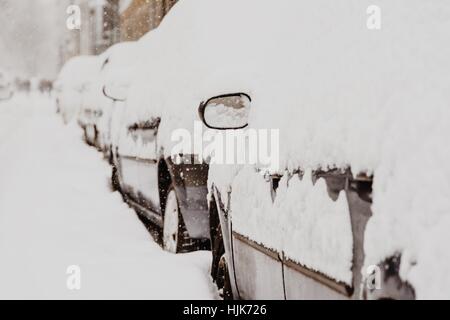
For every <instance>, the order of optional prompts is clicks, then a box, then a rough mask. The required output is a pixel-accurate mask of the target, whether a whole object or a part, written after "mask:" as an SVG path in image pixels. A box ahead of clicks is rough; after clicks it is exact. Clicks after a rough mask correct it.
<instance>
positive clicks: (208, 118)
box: [199, 93, 252, 130]
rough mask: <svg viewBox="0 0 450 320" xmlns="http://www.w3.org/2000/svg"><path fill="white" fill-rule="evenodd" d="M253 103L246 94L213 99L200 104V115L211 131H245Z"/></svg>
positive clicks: (234, 94)
mask: <svg viewBox="0 0 450 320" xmlns="http://www.w3.org/2000/svg"><path fill="white" fill-rule="evenodd" d="M251 101H252V100H251V98H250V96H249V95H247V94H245V93H233V94H227V95H221V96H217V97H213V98H211V99H209V100H208V101H206V102H202V103H201V104H200V107H199V115H200V118H201V119H202V121H203V123H204V124H205V125H206V126H207V127H208V128H210V129H219V130H230V129H234V130H235V129H243V128H245V127H247V126H248V116H249V113H250V105H251Z"/></svg>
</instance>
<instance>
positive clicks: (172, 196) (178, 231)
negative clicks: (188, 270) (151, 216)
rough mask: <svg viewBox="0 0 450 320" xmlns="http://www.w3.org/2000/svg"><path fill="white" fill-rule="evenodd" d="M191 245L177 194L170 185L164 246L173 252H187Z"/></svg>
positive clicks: (165, 215) (166, 207)
mask: <svg viewBox="0 0 450 320" xmlns="http://www.w3.org/2000/svg"><path fill="white" fill-rule="evenodd" d="M190 246H191V241H190V238H189V234H188V232H187V230H186V227H185V225H184V222H183V217H182V215H181V213H180V206H179V204H178V198H177V194H176V192H175V189H174V188H173V187H170V189H169V192H168V194H167V198H166V205H165V210H164V224H163V247H164V250H166V251H168V252H171V253H180V252H185V251H186V250H187V249H189V248H190Z"/></svg>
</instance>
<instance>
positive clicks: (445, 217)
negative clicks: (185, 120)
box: [178, 0, 450, 299]
mask: <svg viewBox="0 0 450 320" xmlns="http://www.w3.org/2000/svg"><path fill="white" fill-rule="evenodd" d="M186 2H187V3H184V5H185V7H186V8H187V7H188V4H189V1H186ZM324 2H326V3H327V5H326V6H324V5H323V4H324ZM196 4H197V5H198V7H195V6H194V5H192V6H191V9H192V11H195V12H191V19H189V22H190V27H189V29H190V30H191V31H192V30H194V31H192V36H193V37H194V39H195V40H193V39H191V38H189V40H188V41H191V42H192V43H193V45H199V46H201V47H202V48H203V50H202V52H199V51H191V50H189V49H187V51H183V50H184V48H183V49H180V50H179V51H178V52H179V53H180V55H183V56H185V57H186V56H187V57H188V58H185V61H188V63H191V64H193V65H195V67H198V69H197V71H198V72H197V73H195V72H193V73H192V74H195V75H196V76H197V79H202V76H204V74H201V72H202V66H200V62H198V63H197V64H195V61H196V59H197V58H198V59H199V60H200V61H201V64H202V65H205V64H206V65H208V66H209V67H211V66H212V68H211V69H210V74H209V76H205V78H204V81H196V84H197V87H196V88H194V87H193V86H190V85H188V84H187V85H186V86H187V87H188V90H193V91H194V92H196V94H200V93H201V92H205V96H204V98H203V101H205V102H204V103H202V105H201V107H200V109H199V111H200V114H201V117H202V119H203V121H204V123H205V125H206V126H208V127H210V128H214V129H224V130H226V131H231V130H233V129H236V130H235V131H239V132H247V136H248V137H249V138H248V139H250V138H251V137H252V134H253V136H254V135H255V134H256V136H257V138H258V139H261V140H262V141H263V143H265V142H267V141H266V140H267V137H265V136H258V133H259V132H260V130H263V131H267V130H268V131H269V132H270V130H271V129H275V130H277V132H278V133H277V135H279V140H278V141H279V143H278V144H277V143H276V139H275V143H271V141H270V140H269V142H268V146H267V148H269V150H271V149H270V148H273V150H272V151H273V153H272V154H271V156H272V159H271V160H275V161H273V162H271V161H269V162H264V161H261V159H259V158H257V161H248V160H247V161H245V162H244V163H243V164H239V163H238V164H236V165H221V164H211V165H210V168H209V178H208V185H209V193H210V200H211V201H210V217H211V228H212V233H211V241H212V246H213V264H212V270H211V271H212V275H213V276H214V277H215V279H216V281H217V283H218V285H219V287H222V288H223V289H224V295H225V296H226V297H234V298H246V299H265V298H274V299H283V298H286V299H326V298H330V299H338V298H343V299H346V298H355V299H357V298H367V299H409V298H420V299H424V298H448V297H449V296H450V290H449V289H448V286H449V285H450V277H449V276H448V275H447V272H446V270H448V268H449V267H450V254H449V253H448V250H447V249H446V244H447V243H448V241H449V236H448V233H447V232H446V230H447V229H448V228H449V227H450V198H449V196H448V195H449V194H450V185H449V184H448V179H447V178H446V177H448V176H449V175H450V171H449V169H448V166H445V165H444V164H445V163H447V162H448V160H449V159H450V152H449V150H448V148H444V147H443V146H445V145H446V144H447V143H446V140H447V139H448V137H449V136H450V108H449V102H450V95H449V92H450V90H449V89H450V88H449V86H450V81H449V80H450V79H449V77H450V72H449V71H450V70H449V69H450V64H449V62H448V55H449V53H450V46H449V44H448V41H446V39H448V37H449V36H450V22H449V21H448V19H446V18H444V17H445V16H448V15H449V14H450V4H449V3H448V2H446V1H435V2H433V3H432V4H426V3H424V2H423V1H396V2H392V1H380V2H379V3H378V5H379V6H380V8H382V13H383V23H382V29H381V30H371V29H370V28H369V27H367V26H366V20H367V19H369V18H370V17H369V16H368V15H367V14H366V9H367V7H366V6H364V5H363V4H361V2H360V1H351V0H349V1H339V2H335V1H279V2H277V4H276V5H273V2H271V1H256V0H255V1H244V2H243V1H234V0H227V1H216V2H212V3H211V2H208V1H204V2H202V1H197V3H196ZM237 7H238V8H239V10H236V9H235V8H237ZM255 8H257V9H256V10H255ZM178 9H181V6H180V7H179V8H178ZM187 16H188V14H186V16H185V17H187ZM196 16H197V17H198V16H201V17H202V18H201V19H198V21H196V20H195V18H194V17H196ZM230 17H232V23H228V19H230ZM205 26H207V28H206V27H205ZM201 27H205V30H207V32H204V33H202V32H201V30H200V29H201ZM190 52H192V53H193V52H195V54H196V57H193V58H192V60H190V58H189V57H190ZM208 61H213V62H215V64H214V63H212V64H209V63H208ZM214 65H215V66H216V67H214ZM189 68H191V70H194V68H193V67H192V65H191V67H189ZM181 73H182V72H181ZM199 82H204V83H206V86H205V88H207V89H199V88H204V87H203V86H199V85H198V84H199ZM213 89H216V91H215V92H211V93H210V94H209V93H207V92H209V91H211V90H213ZM202 90H204V91H202ZM211 97H212V98H211ZM183 98H186V96H184V97H183ZM187 101H188V102H189V100H188V99H187ZM236 101H238V102H236ZM183 105H186V104H183ZM217 109H220V110H217ZM242 115H248V118H247V121H243V118H242ZM247 123H248V127H246V124H247ZM243 127H245V128H243ZM261 140H259V141H258V143H260V142H261ZM258 147H260V145H258ZM240 150H241V152H244V153H245V152H247V153H248V152H249V149H245V148H244V149H240ZM259 151H260V150H259ZM269 158H270V157H269ZM252 162H253V163H252Z"/></svg>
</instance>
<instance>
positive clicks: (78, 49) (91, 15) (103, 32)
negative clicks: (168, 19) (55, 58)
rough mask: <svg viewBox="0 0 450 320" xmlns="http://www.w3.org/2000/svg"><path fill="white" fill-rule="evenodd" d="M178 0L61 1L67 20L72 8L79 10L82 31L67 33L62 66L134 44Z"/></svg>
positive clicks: (61, 59)
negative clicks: (119, 44)
mask: <svg viewBox="0 0 450 320" xmlns="http://www.w3.org/2000/svg"><path fill="white" fill-rule="evenodd" d="M177 1H178V0H62V1H61V2H60V6H61V8H60V11H62V10H64V15H63V16H64V17H68V16H69V15H68V13H67V12H66V10H67V8H68V7H69V6H70V5H77V6H78V7H79V8H80V14H81V28H80V30H69V29H67V31H66V32H65V34H64V37H63V39H62V44H61V48H60V64H61V65H62V64H64V63H65V62H66V61H67V60H68V59H70V58H71V57H74V56H77V55H92V54H94V55H97V54H101V53H102V52H104V51H105V50H106V49H107V48H109V47H110V46H112V45H113V44H115V43H117V42H120V41H135V40H138V39H139V38H140V37H142V36H143V35H144V34H146V33H147V32H148V31H150V30H153V29H154V28H156V27H158V26H159V24H160V23H161V21H162V19H163V18H164V16H165V15H166V14H167V13H168V12H169V10H170V9H171V8H172V7H173V5H174V4H175V3H176V2H177Z"/></svg>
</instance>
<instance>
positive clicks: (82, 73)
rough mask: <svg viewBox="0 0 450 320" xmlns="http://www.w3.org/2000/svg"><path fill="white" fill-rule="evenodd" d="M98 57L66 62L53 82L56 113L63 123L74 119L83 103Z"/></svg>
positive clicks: (80, 57)
mask: <svg viewBox="0 0 450 320" xmlns="http://www.w3.org/2000/svg"><path fill="white" fill-rule="evenodd" d="M97 66H98V57H96V56H79V57H74V58H72V59H70V60H69V61H67V62H66V64H65V65H64V66H63V68H62V69H61V71H60V73H59V75H58V78H57V80H56V82H55V86H54V88H55V92H56V102H57V108H58V112H59V113H60V114H61V116H62V117H63V120H64V122H65V123H68V122H70V121H71V120H73V119H75V118H76V117H77V116H78V114H79V112H80V108H81V106H82V103H83V94H84V92H85V89H86V85H87V84H88V83H89V81H90V80H91V79H92V77H94V76H95V75H96V71H97V70H98V67H97Z"/></svg>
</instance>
